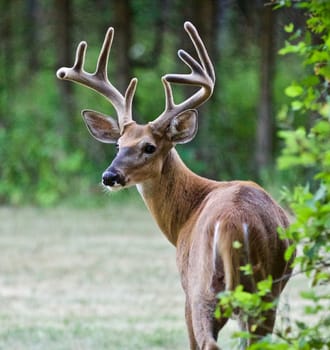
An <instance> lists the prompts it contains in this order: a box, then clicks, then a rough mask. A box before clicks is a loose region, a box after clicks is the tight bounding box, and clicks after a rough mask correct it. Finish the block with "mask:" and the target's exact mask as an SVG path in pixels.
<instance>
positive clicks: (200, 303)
mask: <svg viewBox="0 0 330 350" xmlns="http://www.w3.org/2000/svg"><path fill="white" fill-rule="evenodd" d="M213 300H214V301H212V302H210V301H209V300H207V299H204V298H203V297H199V298H198V299H197V300H195V301H194V302H193V303H192V304H191V311H192V312H191V318H192V325H193V332H194V336H195V339H196V342H197V344H198V347H197V349H199V350H219V349H220V347H219V346H218V345H217V342H216V339H217V335H218V332H219V330H220V329H221V328H222V327H223V326H224V325H225V324H226V322H227V319H220V320H216V319H215V318H214V310H215V305H216V298H215V297H214V299H213Z"/></svg>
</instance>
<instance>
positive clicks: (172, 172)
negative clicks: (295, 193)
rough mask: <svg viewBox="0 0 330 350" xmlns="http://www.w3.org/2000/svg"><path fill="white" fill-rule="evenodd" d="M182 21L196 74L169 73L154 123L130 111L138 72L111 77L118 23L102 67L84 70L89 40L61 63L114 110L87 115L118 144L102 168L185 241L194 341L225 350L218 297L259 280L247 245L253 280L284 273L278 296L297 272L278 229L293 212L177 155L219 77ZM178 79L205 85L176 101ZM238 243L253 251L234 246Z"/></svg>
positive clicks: (91, 125) (180, 252) (92, 127)
mask: <svg viewBox="0 0 330 350" xmlns="http://www.w3.org/2000/svg"><path fill="white" fill-rule="evenodd" d="M184 28H185V30H186V32H187V33H188V35H189V36H190V39H191V40H192V42H193V44H194V46H195V49H196V51H197V55H198V60H196V59H195V58H193V57H192V56H191V55H190V54H188V53H187V52H186V51H184V50H179V51H178V55H179V57H180V59H181V60H182V61H183V62H184V63H185V64H186V65H187V66H188V67H189V68H190V69H191V73H190V74H167V75H165V76H164V77H163V78H162V83H163V85H164V90H165V98H166V104H165V110H164V112H163V113H162V114H161V115H160V116H159V117H158V118H156V119H155V120H154V121H152V122H149V123H148V124H146V125H139V124H137V123H136V122H135V121H134V120H133V118H132V100H133V96H134V92H135V88H136V85H137V79H136V78H133V79H132V80H131V82H130V84H129V85H128V88H127V90H126V92H125V95H122V94H121V93H120V92H119V91H118V90H117V89H116V88H115V87H114V86H113V85H112V83H111V82H110V81H109V80H108V75H107V62H108V56H109V52H110V48H111V44H112V39H113V34H114V30H113V28H109V29H108V31H107V34H106V36H105V40H104V43H103V46H102V49H101V51H100V55H99V58H98V63H97V68H96V71H95V73H93V74H89V73H87V72H85V71H84V69H83V66H84V59H85V52H86V47H87V44H86V43H85V42H81V43H80V44H79V46H78V48H77V52H76V59H75V63H74V65H73V67H71V68H65V67H63V68H60V69H59V70H58V72H57V77H58V78H60V79H65V80H71V81H74V82H77V83H80V84H83V85H85V86H87V87H89V88H91V89H94V90H96V91H97V92H99V93H100V94H101V95H103V96H104V97H106V98H107V99H108V100H109V101H110V102H111V103H112V105H113V107H114V108H115V110H116V113H117V117H118V123H117V121H116V120H114V119H113V118H111V117H107V116H105V115H103V114H101V113H98V112H95V111H91V110H84V111H83V112H82V115H83V118H84V120H85V123H86V126H87V128H88V130H89V131H90V133H91V134H92V136H94V137H95V138H96V139H97V140H99V141H101V142H105V143H115V144H116V145H117V148H118V153H117V155H116V157H115V159H114V160H113V161H112V163H111V165H110V166H109V167H108V168H107V169H106V170H105V172H104V173H103V177H102V179H103V184H104V186H106V187H107V188H108V189H110V190H112V191H113V190H119V189H122V188H127V187H129V186H132V185H136V186H137V189H138V191H139V193H140V194H141V196H142V198H143V200H144V202H145V203H146V205H147V207H148V208H149V210H150V212H151V214H152V215H153V216H154V218H155V220H156V221H157V223H158V225H159V227H160V229H161V230H162V232H163V233H164V234H165V236H166V237H167V238H168V240H169V241H170V242H171V243H172V244H173V245H174V246H176V248H177V265H178V269H179V272H180V275H181V282H182V286H183V289H184V291H185V294H186V312H185V315H186V323H187V327H188V332H189V340H190V348H191V349H219V347H218V345H217V343H216V339H217V335H218V333H219V331H220V329H221V328H222V327H223V326H224V325H225V323H226V321H227V319H225V318H222V319H216V318H215V317H214V310H215V307H216V304H217V294H218V293H219V292H221V291H224V290H232V289H233V288H235V286H237V285H238V284H240V283H242V284H243V285H244V287H245V288H246V290H249V291H253V283H251V279H249V278H246V277H244V276H242V274H241V273H240V264H242V263H243V262H244V261H245V258H244V254H243V251H244V250H246V251H248V252H249V259H250V260H249V262H250V264H251V265H252V267H253V279H254V280H255V281H260V280H262V279H264V278H266V277H267V276H268V275H272V276H273V278H274V280H279V282H277V283H274V285H273V288H272V293H271V296H270V297H271V298H277V297H279V295H280V293H281V291H282V290H283V288H284V286H285V284H286V282H287V278H283V276H289V275H290V272H291V270H290V267H289V264H288V263H287V262H286V261H285V260H284V258H283V254H284V251H285V250H286V248H287V246H288V242H287V241H282V240H280V239H279V237H278V234H277V228H278V227H286V226H287V225H288V219H287V216H286V214H285V213H284V211H283V210H282V209H281V208H280V207H279V206H278V205H277V204H276V203H275V201H274V200H273V199H272V198H271V197H270V196H269V195H268V194H267V193H266V192H265V191H264V190H263V189H262V188H261V187H259V186H258V185H257V184H255V183H253V182H248V181H246V182H245V181H230V182H216V181H212V180H208V179H206V178H203V177H200V176H198V175H196V174H194V173H193V172H192V171H190V170H189V169H188V168H187V167H186V166H185V165H184V164H183V162H182V161H181V159H180V157H179V155H178V153H177V152H176V150H175V145H176V144H181V143H186V142H189V141H190V140H192V139H193V137H194V136H195V135H196V132H197V111H196V108H197V107H199V106H200V105H201V104H203V103H204V102H205V101H207V100H208V99H209V97H210V96H211V95H212V92H213V87H214V83H215V74H214V68H213V65H212V63H211V61H210V58H209V56H208V53H207V51H206V49H205V46H204V44H203V42H202V40H201V38H200V37H199V34H198V32H197V30H196V28H195V27H194V26H193V25H192V24H191V23H190V22H186V23H185V24H184ZM172 83H175V84H187V85H192V86H197V87H198V90H197V91H196V92H194V93H193V94H192V96H190V97H189V98H188V99H186V100H185V101H183V102H181V103H179V104H176V103H175V102H174V99H173V93H172V87H171V84H172ZM235 241H239V242H241V244H242V246H243V247H244V245H245V248H246V249H234V248H233V243H234V242H235ZM274 321H275V311H270V312H269V313H268V315H267V318H266V320H265V322H264V324H263V326H261V327H259V328H258V329H257V330H256V331H255V334H257V335H260V336H262V335H264V334H266V333H269V332H272V329H273V326H274ZM242 326H243V327H249V324H245V325H243V324H242ZM245 329H246V328H245Z"/></svg>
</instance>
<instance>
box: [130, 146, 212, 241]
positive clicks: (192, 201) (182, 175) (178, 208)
mask: <svg viewBox="0 0 330 350" xmlns="http://www.w3.org/2000/svg"><path fill="white" fill-rule="evenodd" d="M215 186H216V182H215V181H211V180H208V179H205V178H203V177H200V176H198V175H196V174H194V173H193V172H192V171H191V170H189V169H188V168H187V167H186V166H185V164H184V163H183V161H182V160H181V158H180V156H179V155H178V153H177V151H176V150H175V149H172V150H171V151H170V152H169V154H168V156H167V158H166V160H165V162H164V165H163V168H162V171H161V173H160V174H159V176H157V177H155V178H152V179H150V180H148V181H146V182H143V183H142V184H139V185H137V189H138V191H139V193H140V194H141V196H142V198H143V200H144V202H145V203H146V205H147V207H148V209H149V211H150V212H151V214H152V215H153V217H154V218H155V220H156V222H157V224H158V226H159V227H160V229H161V230H162V231H163V233H164V234H165V236H166V237H167V238H168V240H169V241H170V242H171V243H172V244H174V245H176V242H177V240H178V236H179V233H180V230H181V228H182V227H183V225H184V224H185V223H186V222H187V221H188V219H189V218H190V217H191V216H192V215H193V213H194V212H195V211H196V210H198V208H199V207H200V204H201V203H202V201H203V200H204V198H205V197H206V196H207V194H208V193H209V192H210V191H211V190H212V189H213V188H214V187H215Z"/></svg>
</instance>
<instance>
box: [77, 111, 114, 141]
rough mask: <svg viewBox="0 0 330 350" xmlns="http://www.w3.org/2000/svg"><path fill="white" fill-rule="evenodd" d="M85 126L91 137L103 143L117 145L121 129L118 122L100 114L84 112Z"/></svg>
mask: <svg viewBox="0 0 330 350" xmlns="http://www.w3.org/2000/svg"><path fill="white" fill-rule="evenodd" d="M81 114H82V116H83V118H84V121H85V124H86V126H87V129H88V131H89V132H90V133H91V135H92V136H93V137H94V138H95V139H96V140H98V141H101V142H103V143H116V142H117V140H118V139H119V137H120V129H119V126H118V124H117V122H116V121H115V120H114V119H113V118H111V117H108V116H105V115H103V114H101V113H99V112H95V111H91V110H84V111H82V113H81Z"/></svg>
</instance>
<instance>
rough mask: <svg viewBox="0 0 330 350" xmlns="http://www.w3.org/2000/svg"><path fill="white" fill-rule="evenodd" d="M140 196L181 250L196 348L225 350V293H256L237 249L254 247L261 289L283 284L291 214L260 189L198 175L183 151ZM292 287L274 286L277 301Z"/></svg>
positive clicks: (179, 260) (179, 258)
mask: <svg viewBox="0 0 330 350" xmlns="http://www.w3.org/2000/svg"><path fill="white" fill-rule="evenodd" d="M173 178H175V179H176V181H173ZM138 190H139V192H140V194H141V195H142V197H143V199H144V201H145V203H146V205H147V207H148V208H149V210H150V212H151V214H152V215H153V217H154V218H155V220H156V222H157V224H158V226H159V227H160V229H161V230H162V231H163V233H164V234H165V236H166V237H167V238H168V240H169V241H170V242H171V243H172V244H174V245H175V246H176V249H177V266H178V269H179V272H180V276H181V283H182V286H183V289H184V291H185V294H186V322H187V326H188V332H189V337H190V342H191V349H199V348H200V349H204V348H205V349H218V347H217V345H216V344H215V339H216V338H217V334H218V332H219V330H220V329H221V328H222V327H223V325H224V324H225V323H226V321H227V320H226V319H223V320H216V319H215V318H214V317H213V314H214V311H215V307H216V303H217V297H216V296H217V294H218V293H220V292H222V291H224V290H232V289H234V288H235V287H236V286H237V285H238V284H240V283H244V279H245V282H246V283H245V288H246V289H247V290H248V291H250V292H252V291H253V287H254V286H253V285H251V281H250V280H249V279H248V278H246V277H245V276H241V275H240V272H239V267H240V266H241V265H245V264H246V263H247V262H248V261H247V257H246V256H245V255H244V254H242V253H241V252H239V251H236V249H234V248H233V243H234V242H235V241H238V242H240V243H241V244H242V246H244V244H245V242H246V240H248V241H249V250H250V256H251V257H252V261H250V263H251V264H252V265H253V270H254V279H255V282H258V281H260V280H263V279H265V278H267V276H269V275H272V276H273V278H274V280H276V279H278V278H281V277H282V276H283V275H285V274H287V273H288V272H289V267H288V265H287V263H286V262H285V261H284V259H283V255H284V252H285V250H286V248H287V242H284V241H281V240H280V239H279V238H278V235H277V228H278V227H280V226H282V227H286V226H287V225H288V220H287V217H286V215H285V213H284V211H283V210H282V209H281V208H280V207H279V206H278V205H277V204H276V203H275V202H274V201H273V200H272V199H271V198H270V196H269V195H268V194H267V193H266V192H265V191H264V190H263V189H262V188H260V187H259V186H258V185H256V184H255V183H253V182H244V181H230V182H216V181H211V180H208V179H205V178H202V177H199V176H197V175H195V174H192V173H191V171H190V170H189V169H187V168H186V167H185V165H184V164H183V163H182V161H181V159H180V158H179V156H178V154H177V153H176V151H175V150H171V151H170V153H169V155H168V157H167V159H166V161H165V163H164V167H163V169H162V171H161V173H160V176H159V177H156V178H154V179H152V180H149V181H148V182H147V183H143V184H139V185H138ZM169 199H171V200H169ZM244 231H245V232H244ZM244 234H247V235H249V237H244ZM274 252H276V254H275V256H274ZM284 285H285V282H282V283H281V284H278V285H274V288H273V292H272V297H273V298H277V297H278V296H279V294H280V292H281V291H282V289H283V288H284ZM274 321H275V315H274V314H271V313H270V314H269V316H268V319H267V321H266V323H267V324H265V329H260V330H258V333H257V334H258V335H263V334H267V332H269V331H270V330H272V328H273V325H274ZM242 326H244V327H248V325H242ZM206 344H208V345H207V346H206ZM198 346H199V347H198ZM212 346H213V347H212Z"/></svg>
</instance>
